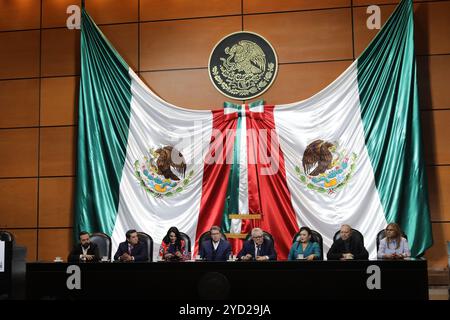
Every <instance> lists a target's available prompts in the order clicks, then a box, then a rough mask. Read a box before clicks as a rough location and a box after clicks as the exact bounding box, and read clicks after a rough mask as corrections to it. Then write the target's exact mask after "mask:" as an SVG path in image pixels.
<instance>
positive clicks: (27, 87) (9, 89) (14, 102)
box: [0, 79, 39, 128]
mask: <svg viewBox="0 0 450 320" xmlns="http://www.w3.org/2000/svg"><path fill="white" fill-rule="evenodd" d="M38 125H39V80H38V79H27V80H9V81H0V128H12V127H34V126H38Z"/></svg>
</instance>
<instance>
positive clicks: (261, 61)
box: [208, 31, 278, 100]
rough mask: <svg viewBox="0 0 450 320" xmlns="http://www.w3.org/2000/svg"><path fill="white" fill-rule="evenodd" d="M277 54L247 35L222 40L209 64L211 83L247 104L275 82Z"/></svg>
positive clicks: (267, 44)
mask: <svg viewBox="0 0 450 320" xmlns="http://www.w3.org/2000/svg"><path fill="white" fill-rule="evenodd" d="M277 68H278V61H277V57H276V54H275V50H274V49H273V47H272V46H271V45H270V43H269V42H268V41H267V40H266V39H264V38H263V37H262V36H260V35H258V34H256V33H253V32H248V31H240V32H235V33H232V34H230V35H228V36H227V37H225V38H223V39H222V40H221V41H219V43H217V45H216V46H215V48H214V49H213V51H212V52H211V56H210V59H209V63H208V70H209V76H210V78H211V81H212V83H213V84H214V86H215V87H216V89H217V90H219V91H220V92H221V93H222V94H224V95H225V96H227V97H229V98H233V99H239V100H247V99H251V98H254V97H256V96H258V95H260V94H262V93H263V92H264V91H266V90H267V89H268V88H269V87H270V85H271V84H272V82H273V81H274V79H275V76H276V73H277Z"/></svg>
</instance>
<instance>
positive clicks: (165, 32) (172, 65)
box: [140, 17, 241, 71]
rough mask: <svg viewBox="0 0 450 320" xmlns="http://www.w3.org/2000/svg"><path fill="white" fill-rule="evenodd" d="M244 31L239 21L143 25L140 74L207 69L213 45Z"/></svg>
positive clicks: (196, 20) (183, 21) (198, 21)
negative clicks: (144, 72) (185, 69)
mask: <svg viewBox="0 0 450 320" xmlns="http://www.w3.org/2000/svg"><path fill="white" fill-rule="evenodd" d="M239 30H241V18H240V17H227V18H214V19H209V18H205V19H193V20H177V21H164V22H148V23H142V24H141V33H140V41H141V47H140V51H141V52H140V59H141V71H150V70H161V69H178V68H196V67H207V66H208V59H209V55H210V53H211V50H212V49H213V47H214V45H215V44H216V43H217V42H218V41H219V40H220V39H221V38H223V37H224V36H226V35H228V34H229V33H232V32H236V31H239Z"/></svg>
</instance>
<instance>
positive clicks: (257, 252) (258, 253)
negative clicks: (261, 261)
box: [256, 245, 261, 257]
mask: <svg viewBox="0 0 450 320" xmlns="http://www.w3.org/2000/svg"><path fill="white" fill-rule="evenodd" d="M256 256H257V257H259V256H261V245H259V246H257V249H256Z"/></svg>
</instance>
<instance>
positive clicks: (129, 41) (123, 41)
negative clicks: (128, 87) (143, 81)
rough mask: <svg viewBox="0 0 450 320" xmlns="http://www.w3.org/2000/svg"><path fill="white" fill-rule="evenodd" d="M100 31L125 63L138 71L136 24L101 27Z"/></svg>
mask: <svg viewBox="0 0 450 320" xmlns="http://www.w3.org/2000/svg"><path fill="white" fill-rule="evenodd" d="M100 29H101V30H102V32H103V33H104V34H105V36H106V37H107V38H108V40H109V41H110V42H111V43H112V45H113V46H114V48H116V50H117V52H119V54H120V55H121V56H122V58H123V59H124V60H125V62H126V63H127V64H128V65H129V66H130V67H131V68H132V69H133V70H134V71H137V69H138V41H139V38H138V24H137V23H130V24H118V25H109V26H101V27H100Z"/></svg>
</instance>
